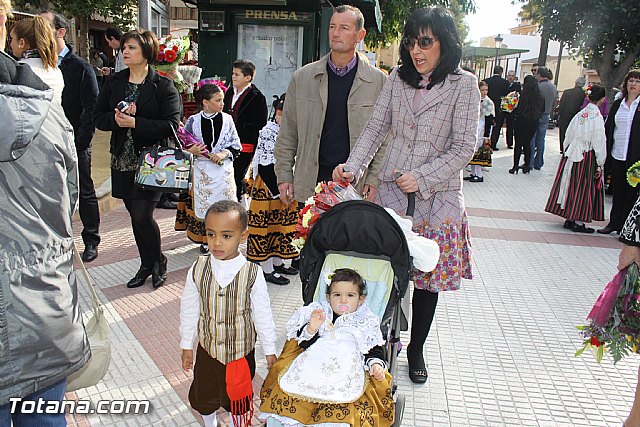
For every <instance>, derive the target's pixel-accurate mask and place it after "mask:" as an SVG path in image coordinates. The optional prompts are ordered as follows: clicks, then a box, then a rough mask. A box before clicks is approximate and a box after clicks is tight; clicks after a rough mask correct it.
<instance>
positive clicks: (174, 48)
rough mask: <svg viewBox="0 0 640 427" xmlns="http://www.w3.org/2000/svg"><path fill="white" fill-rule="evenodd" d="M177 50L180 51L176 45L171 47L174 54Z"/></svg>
mask: <svg viewBox="0 0 640 427" xmlns="http://www.w3.org/2000/svg"><path fill="white" fill-rule="evenodd" d="M179 50H180V49H179V48H178V46H177V45H176V46H173V51H174V52H176V53H177V52H178V51H179Z"/></svg>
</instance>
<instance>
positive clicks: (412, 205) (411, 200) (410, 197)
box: [393, 172, 416, 216]
mask: <svg viewBox="0 0 640 427" xmlns="http://www.w3.org/2000/svg"><path fill="white" fill-rule="evenodd" d="M401 176H402V172H396V173H395V174H393V177H394V178H395V179H398V178H400V177H401ZM406 194H407V216H413V214H414V213H415V211H416V193H415V192H412V193H406Z"/></svg>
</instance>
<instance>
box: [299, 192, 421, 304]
mask: <svg viewBox="0 0 640 427" xmlns="http://www.w3.org/2000/svg"><path fill="white" fill-rule="evenodd" d="M328 251H331V252H357V253H359V254H362V255H365V256H366V255H370V256H371V257H372V258H373V257H380V256H383V257H386V258H388V259H389V262H390V263H391V266H392V268H393V271H394V274H395V277H396V279H397V280H396V287H397V291H398V294H397V295H396V296H397V297H402V296H403V295H404V293H405V292H406V290H407V287H408V283H409V272H410V269H411V265H412V262H411V258H410V255H409V248H408V246H407V241H406V239H405V237H404V233H403V231H402V229H401V228H400V226H399V225H398V223H397V222H396V221H395V220H394V219H393V218H392V217H391V215H389V214H388V213H387V212H386V211H385V210H384V208H382V207H381V206H378V205H376V204H373V203H371V202H366V201H361V200H355V201H347V202H343V203H340V204H338V205H337V206H335V207H333V208H331V209H330V210H329V211H327V212H325V213H324V214H322V215H321V216H320V219H319V220H318V222H317V223H316V224H315V225H314V226H313V228H312V229H311V231H310V232H309V235H308V236H307V240H306V243H305V245H304V247H303V248H302V252H301V253H300V277H301V279H302V297H303V299H304V302H305V304H308V303H310V302H311V301H313V294H314V292H315V287H316V285H317V282H318V276H319V275H320V271H321V269H322V264H323V263H324V259H325V257H326V255H327V252H328Z"/></svg>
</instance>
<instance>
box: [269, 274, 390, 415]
mask: <svg viewBox="0 0 640 427" xmlns="http://www.w3.org/2000/svg"><path fill="white" fill-rule="evenodd" d="M329 280H330V284H329V286H328V288H327V302H324V301H323V302H313V303H311V304H309V305H308V306H304V307H301V308H299V309H298V310H296V312H295V313H294V314H293V316H292V317H291V319H290V320H289V322H288V323H287V338H288V339H289V341H288V342H287V343H286V344H285V347H284V349H283V351H282V354H281V355H280V358H279V359H278V361H277V362H276V363H275V364H274V365H273V367H272V368H271V370H270V371H269V375H268V376H267V378H266V379H265V382H264V385H263V386H262V392H261V398H262V405H261V406H260V410H261V412H262V415H261V417H262V418H263V419H266V420H267V426H282V425H284V426H300V425H308V424H313V425H322V426H371V427H373V426H376V427H380V426H390V425H391V424H392V423H393V417H394V402H393V397H392V395H391V375H390V374H389V373H388V372H386V363H385V362H384V360H383V359H384V352H383V348H382V345H383V344H384V340H383V338H382V333H381V332H380V321H379V319H378V317H377V316H376V315H375V314H374V313H373V312H372V311H371V310H370V309H369V307H368V306H367V304H366V303H365V302H364V300H365V283H364V280H363V279H362V277H361V276H360V275H359V274H358V273H357V272H355V271H354V270H351V269H347V268H344V269H338V270H336V271H335V272H334V273H333V275H332V276H331V277H330V279H329ZM367 371H368V372H367Z"/></svg>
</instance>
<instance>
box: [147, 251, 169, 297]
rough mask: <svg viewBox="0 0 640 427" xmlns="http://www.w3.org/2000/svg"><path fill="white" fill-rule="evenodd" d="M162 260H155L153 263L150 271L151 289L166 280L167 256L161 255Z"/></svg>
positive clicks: (156, 287)
mask: <svg viewBox="0 0 640 427" xmlns="http://www.w3.org/2000/svg"><path fill="white" fill-rule="evenodd" d="M162 258H163V260H162V262H156V263H154V264H153V270H152V271H151V284H152V285H153V289H158V288H159V287H160V286H162V285H164V282H165V280H167V257H166V256H164V255H162Z"/></svg>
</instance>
